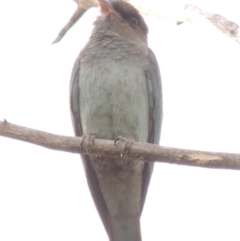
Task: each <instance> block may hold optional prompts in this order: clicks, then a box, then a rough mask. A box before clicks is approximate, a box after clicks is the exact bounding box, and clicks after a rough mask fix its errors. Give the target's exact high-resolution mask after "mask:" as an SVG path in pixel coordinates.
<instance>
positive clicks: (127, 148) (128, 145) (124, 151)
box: [114, 136, 135, 159]
mask: <svg viewBox="0 0 240 241" xmlns="http://www.w3.org/2000/svg"><path fill="white" fill-rule="evenodd" d="M117 142H125V145H124V146H123V149H122V151H121V158H123V159H125V158H124V157H123V155H124V154H125V155H126V156H127V155H128V153H129V151H130V149H131V147H132V144H133V143H134V142H135V140H134V139H127V138H124V137H122V136H119V137H117V138H116V139H115V140H114V145H115V146H116V145H117Z"/></svg>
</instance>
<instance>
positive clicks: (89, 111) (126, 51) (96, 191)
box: [70, 0, 162, 241]
mask: <svg viewBox="0 0 240 241" xmlns="http://www.w3.org/2000/svg"><path fill="white" fill-rule="evenodd" d="M99 4H100V7H101V10H102V14H101V16H100V17H98V19H97V21H96V22H95V28H94V30H93V32H92V35H91V37H90V39H89V41H88V43H87V44H86V46H85V48H84V49H83V50H82V51H81V53H80V55H79V57H78V58H77V60H76V62H75V65H74V68H73V71H72V76H71V82H70V105H71V114H72V121H73V126H74V130H75V134H76V135H77V136H82V135H83V134H95V135H96V136H97V138H100V139H112V140H114V139H115V138H117V137H118V136H124V137H126V138H133V139H135V140H136V141H141V142H149V143H155V144H158V143H159V138H160V130H161V122H162V90H161V80H160V73H159V68H158V64H157V61H156V58H155V56H154V53H153V52H152V51H151V50H150V49H149V48H148V46H147V26H146V24H145V22H144V20H143V19H142V17H141V15H140V14H139V13H138V12H137V11H136V9H135V8H133V7H132V6H131V5H130V4H128V3H126V2H123V1H112V2H107V1H106V0H99ZM133 18H135V19H136V20H137V21H135V20H132V19H133ZM136 23H137V25H136ZM82 160H83V164H84V168H85V172H86V177H87V181H88V185H89V188H90V191H91V194H92V196H93V199H94V201H95V204H96V207H97V209H98V212H99V214H100V217H101V219H102V222H103V224H104V227H105V229H106V231H107V233H108V236H109V239H110V240H111V241H140V240H141V232H140V216H141V212H142V209H143V205H144V202H145V198H146V194H147V189H148V185H149V181H150V178H151V175H152V170H153V163H145V162H141V161H138V160H136V161H123V160H121V159H112V160H109V159H107V158H98V159H97V158H96V157H94V156H82Z"/></svg>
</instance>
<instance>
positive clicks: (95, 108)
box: [79, 49, 149, 142]
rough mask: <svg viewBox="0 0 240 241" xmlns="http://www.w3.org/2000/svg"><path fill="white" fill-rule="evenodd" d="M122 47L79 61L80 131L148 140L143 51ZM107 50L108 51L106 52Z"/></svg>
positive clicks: (147, 109) (99, 135)
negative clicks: (132, 50) (129, 51)
mask: <svg viewBox="0 0 240 241" xmlns="http://www.w3.org/2000/svg"><path fill="white" fill-rule="evenodd" d="M119 52H120V53H121V49H117V50H115V51H112V52H109V50H108V49H106V50H105V51H102V54H101V53H97V54H96V55H95V56H94V58H92V59H88V60H87V61H82V62H81V69H80V77H79V87H80V88H79V91H80V93H79V95H80V109H81V110H80V113H81V122H82V126H83V132H84V133H85V134H89V133H92V134H96V135H97V137H99V138H103V139H114V138H116V137H117V136H119V135H121V136H125V137H127V138H133V139H135V140H138V141H145V142H147V139H148V129H149V103H148V90H147V83H146V76H145V66H144V65H145V61H146V60H145V59H144V55H143V54H142V55H141V54H140V53H138V52H137V51H136V52H134V54H131V53H127V52H126V51H125V52H124V50H123V51H122V53H121V56H122V57H121V58H120V57H119V58H118V57H116V56H119V55H118V53H119ZM106 53H108V55H106Z"/></svg>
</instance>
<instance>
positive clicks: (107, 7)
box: [98, 0, 114, 14]
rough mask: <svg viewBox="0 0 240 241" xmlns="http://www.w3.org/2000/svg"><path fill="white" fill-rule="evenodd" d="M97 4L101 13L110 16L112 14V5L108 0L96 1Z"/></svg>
mask: <svg viewBox="0 0 240 241" xmlns="http://www.w3.org/2000/svg"><path fill="white" fill-rule="evenodd" d="M98 4H99V7H100V10H101V12H102V13H107V14H111V13H113V12H114V9H113V7H112V4H111V3H110V2H109V1H108V0H98Z"/></svg>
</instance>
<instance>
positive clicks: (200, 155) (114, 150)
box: [0, 120, 240, 170]
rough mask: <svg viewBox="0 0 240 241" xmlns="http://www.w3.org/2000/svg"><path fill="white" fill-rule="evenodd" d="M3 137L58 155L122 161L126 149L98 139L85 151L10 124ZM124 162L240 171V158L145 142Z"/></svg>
mask: <svg viewBox="0 0 240 241" xmlns="http://www.w3.org/2000/svg"><path fill="white" fill-rule="evenodd" d="M0 136H5V137H9V138H13V139H17V140H21V141H25V142H29V143H32V144H36V145H39V146H42V147H46V148H49V149H53V150H58V151H66V152H71V153H80V154H83V155H96V156H106V157H111V158H121V152H122V148H123V147H124V143H118V144H117V146H114V143H113V141H111V140H100V139H96V140H95V142H94V145H88V146H87V148H86V145H85V143H84V144H83V146H82V147H81V146H80V142H81V138H80V137H70V136H59V135H55V134H51V133H47V132H43V131H39V130H34V129H30V128H27V127H23V126H19V125H14V124H11V123H9V122H7V121H6V120H4V121H0ZM123 158H124V159H129V160H132V159H134V160H136V159H138V160H142V161H149V162H150V161H151V162H153V161H154V162H165V163H171V164H179V165H188V166H197V167H208V168H221V169H235V170H240V154H230V153H217V152H203V151H194V150H184V149H177V148H169V147H162V146H161V147H160V146H157V145H153V144H148V143H141V142H135V143H134V144H133V145H132V148H131V150H130V152H129V154H128V156H127V157H125V156H124V157H123Z"/></svg>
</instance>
